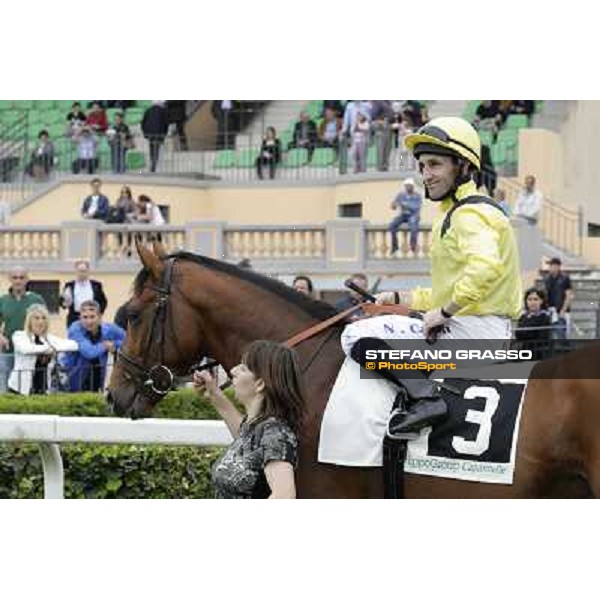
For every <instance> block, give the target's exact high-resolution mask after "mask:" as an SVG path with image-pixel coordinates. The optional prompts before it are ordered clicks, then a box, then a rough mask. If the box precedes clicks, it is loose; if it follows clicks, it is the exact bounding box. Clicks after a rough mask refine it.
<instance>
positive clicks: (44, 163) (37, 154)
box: [27, 129, 54, 179]
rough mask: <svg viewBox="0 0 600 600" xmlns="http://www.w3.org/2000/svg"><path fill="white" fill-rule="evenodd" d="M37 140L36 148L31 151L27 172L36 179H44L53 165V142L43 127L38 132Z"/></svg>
mask: <svg viewBox="0 0 600 600" xmlns="http://www.w3.org/2000/svg"><path fill="white" fill-rule="evenodd" d="M38 140H39V142H38V145H37V148H35V150H34V151H33V152H32V153H31V161H30V162H29V165H28V166H27V174H28V175H30V176H31V177H35V178H36V179H44V178H46V177H48V175H49V174H50V170H51V169H52V167H53V166H54V144H53V143H52V142H51V141H50V136H49V135H48V132H47V131H46V130H45V129H42V131H40V133H39V134H38Z"/></svg>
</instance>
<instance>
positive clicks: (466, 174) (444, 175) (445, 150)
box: [342, 117, 522, 433]
mask: <svg viewBox="0 0 600 600" xmlns="http://www.w3.org/2000/svg"><path fill="white" fill-rule="evenodd" d="M405 144H406V147H407V148H408V150H410V151H411V152H412V153H413V154H414V156H415V158H416V159H417V160H418V164H419V171H420V172H421V175H422V177H423V183H424V185H425V191H426V194H425V195H426V197H427V198H429V199H430V200H431V201H432V202H436V203H438V204H439V207H440V213H439V215H438V216H437V218H435V219H434V222H433V225H432V244H431V281H432V288H431V290H423V289H417V290H414V291H413V292H412V293H409V294H408V295H406V294H405V295H404V296H402V295H400V294H398V293H396V292H384V293H382V294H379V295H378V297H377V298H378V303H380V304H392V303H397V302H399V301H403V303H404V304H408V305H409V306H411V308H414V309H417V310H425V311H426V312H425V314H424V317H423V320H422V321H420V320H418V319H413V318H411V317H404V316H399V315H385V316H380V317H374V318H372V319H367V320H362V321H357V322H356V323H353V324H351V325H348V326H347V327H346V329H345V330H344V333H343V334H342V347H343V349H344V352H345V353H346V354H347V355H349V356H351V357H352V358H353V359H354V360H357V361H358V362H361V364H362V363H364V359H363V358H362V356H361V352H360V350H364V349H366V348H369V349H389V348H390V346H389V345H388V344H387V343H386V342H385V341H384V340H383V339H382V338H387V339H403V338H404V339H409V338H412V339H423V337H427V336H428V334H429V332H430V331H431V330H432V329H434V328H435V329H436V330H437V331H439V330H440V329H441V331H442V333H440V335H439V336H438V337H439V338H442V339H469V338H470V339H510V336H511V328H510V324H511V318H517V317H518V316H519V313H520V309H521V298H522V292H521V276H520V267H519V259H518V250H517V244H516V240H515V235H514V232H513V229H512V227H511V224H510V222H509V220H508V218H507V217H506V215H505V213H504V211H503V210H502V208H501V207H500V205H498V204H497V203H496V202H495V201H494V200H492V199H491V198H488V197H487V196H481V195H479V194H478V192H477V187H476V185H475V183H474V181H473V178H474V175H475V174H476V173H477V172H478V171H479V170H480V169H481V164H480V161H481V142H480V140H479V135H478V134H477V132H476V131H475V129H474V128H473V127H472V126H471V125H470V124H469V123H468V122H467V121H465V120H464V119H461V118H458V117H440V118H437V119H433V120H432V121H430V122H429V123H428V124H427V125H425V126H423V127H421V129H419V130H418V132H417V133H413V134H410V135H408V136H406V138H405ZM392 332H393V333H392ZM359 340H360V341H361V343H360V345H359V344H358V343H357V342H358V341H359ZM363 366H364V364H363ZM378 373H379V374H381V375H382V376H383V377H385V378H386V379H388V380H390V381H393V382H394V383H396V384H397V385H399V386H401V387H403V388H404V390H405V391H406V392H407V395H408V400H409V405H408V407H407V412H404V413H401V415H402V418H401V420H400V422H395V423H392V422H390V430H391V431H393V432H394V433H408V432H415V431H418V430H420V429H422V428H423V427H425V426H428V425H431V424H433V423H436V422H439V421H441V420H443V419H444V418H445V417H446V414H447V406H446V403H445V402H444V401H443V400H442V398H441V395H440V388H439V385H438V384H437V383H435V382H433V381H430V380H428V379H427V378H426V377H425V375H423V377H422V378H418V379H410V378H407V379H402V378H400V377H399V376H398V373H399V372H397V371H393V370H391V369H390V370H387V371H383V370H378ZM392 425H393V428H392Z"/></svg>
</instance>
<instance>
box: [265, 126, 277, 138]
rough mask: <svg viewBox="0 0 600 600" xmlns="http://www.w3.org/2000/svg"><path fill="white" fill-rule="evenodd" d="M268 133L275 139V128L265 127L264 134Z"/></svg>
mask: <svg viewBox="0 0 600 600" xmlns="http://www.w3.org/2000/svg"><path fill="white" fill-rule="evenodd" d="M269 131H270V132H271V133H272V134H273V137H274V138H276V137H277V131H275V127H267V131H266V133H269Z"/></svg>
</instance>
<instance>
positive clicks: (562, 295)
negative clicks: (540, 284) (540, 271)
mask: <svg viewBox="0 0 600 600" xmlns="http://www.w3.org/2000/svg"><path fill="white" fill-rule="evenodd" d="M549 269H550V272H549V273H548V275H546V277H544V287H545V288H546V294H547V296H548V307H549V309H550V314H551V315H552V321H553V322H554V334H555V337H556V338H557V339H559V340H564V339H566V338H567V336H568V334H569V330H570V326H571V304H572V303H573V299H574V298H575V292H574V291H573V285H572V284H571V278H570V277H569V275H567V273H563V271H562V261H561V260H560V258H552V259H550V263H549Z"/></svg>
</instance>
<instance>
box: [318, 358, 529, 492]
mask: <svg viewBox="0 0 600 600" xmlns="http://www.w3.org/2000/svg"><path fill="white" fill-rule="evenodd" d="M530 369H531V364H529V367H528V368H527V371H529V370H530ZM496 370H497V372H499V371H500V370H501V366H500V367H496ZM360 372H361V367H360V366H359V365H358V364H357V363H355V362H354V361H353V360H352V359H350V358H347V359H346V360H345V362H344V364H343V365H342V368H341V369H340V372H339V374H338V377H337V380H336V383H335V385H334V386H333V389H332V392H331V395H330V397H329V401H328V403H327V407H326V409H325V412H324V414H323V420H322V422H321V432H320V437H319V452H318V460H319V461H320V462H323V463H330V464H335V465H342V466H350V467H381V466H382V463H383V454H382V443H383V437H384V435H385V432H386V428H387V423H388V420H389V416H390V412H391V409H392V405H393V403H394V399H395V397H396V393H397V389H396V387H395V386H394V385H393V384H392V383H389V382H388V381H386V380H384V379H361V377H360ZM473 372H475V375H474V374H473ZM476 372H477V369H470V370H469V371H468V372H467V371H465V372H464V375H465V377H463V378H455V376H453V377H452V383H453V386H454V387H455V388H457V389H458V391H459V392H460V393H459V394H458V395H457V394H453V393H448V392H444V399H445V400H446V402H447V404H448V409H449V417H448V419H447V420H446V421H445V422H444V423H442V424H440V425H438V426H436V427H435V428H434V429H433V430H432V428H431V427H428V428H426V429H424V430H423V431H422V432H421V435H420V437H419V438H418V439H416V440H414V441H410V442H409V444H408V453H407V459H406V462H405V471H406V472H407V473H415V474H419V475H431V476H438V477H448V478H452V479H462V480H466V481H477V482H484V483H502V484H510V483H512V479H513V473H514V463H515V455H516V446H517V439H518V432H519V421H520V416H521V410H522V404H523V402H522V399H523V397H524V394H525V389H526V383H527V379H526V378H524V379H517V380H515V379H511V380H507V379H494V378H489V376H490V372H493V371H491V369H490V368H487V369H486V370H485V377H486V378H485V379H479V378H477V377H476ZM524 372H525V371H524ZM482 373H483V371H482ZM455 375H459V373H458V372H456V373H455Z"/></svg>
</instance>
